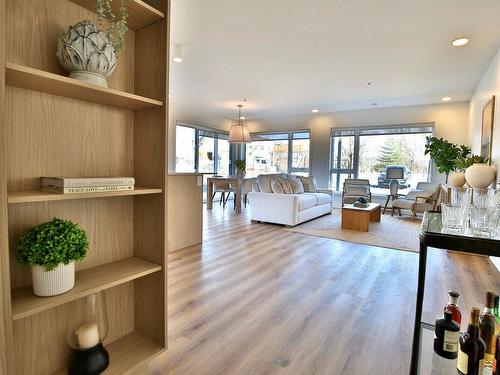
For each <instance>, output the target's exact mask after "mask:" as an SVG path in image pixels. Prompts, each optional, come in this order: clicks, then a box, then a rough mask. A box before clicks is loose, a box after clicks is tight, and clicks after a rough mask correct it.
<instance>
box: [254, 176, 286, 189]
mask: <svg viewBox="0 0 500 375" xmlns="http://www.w3.org/2000/svg"><path fill="white" fill-rule="evenodd" d="M280 176H281V177H285V174H284V173H272V174H260V175H258V176H257V184H258V185H259V190H260V191H261V192H262V193H272V192H273V189H272V188H271V180H272V179H273V178H277V177H280Z"/></svg>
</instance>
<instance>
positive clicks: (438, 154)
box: [425, 137, 471, 182]
mask: <svg viewBox="0 0 500 375" xmlns="http://www.w3.org/2000/svg"><path fill="white" fill-rule="evenodd" d="M426 140H427V143H426V145H425V154H426V155H427V154H429V156H430V157H431V159H432V160H433V161H434V164H435V165H436V168H437V169H438V171H439V172H440V173H444V174H445V175H446V182H448V175H449V174H450V172H452V171H454V170H455V169H457V162H458V160H459V159H460V158H466V157H467V156H468V155H469V154H470V151H471V150H470V148H469V147H467V146H465V145H460V146H458V145H456V144H454V143H451V142H448V141H447V140H446V139H443V138H436V137H427V138H426Z"/></svg>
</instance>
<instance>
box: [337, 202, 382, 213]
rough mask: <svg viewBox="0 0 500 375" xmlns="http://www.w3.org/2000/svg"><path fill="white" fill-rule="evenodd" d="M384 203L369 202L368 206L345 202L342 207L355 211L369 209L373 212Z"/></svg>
mask: <svg viewBox="0 0 500 375" xmlns="http://www.w3.org/2000/svg"><path fill="white" fill-rule="evenodd" d="M381 207H382V205H381V204H380V203H368V207H355V206H354V205H352V204H344V207H342V209H343V210H354V211H368V212H371V211H373V210H376V209H377V208H381Z"/></svg>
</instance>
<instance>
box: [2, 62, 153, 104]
mask: <svg viewBox="0 0 500 375" xmlns="http://www.w3.org/2000/svg"><path fill="white" fill-rule="evenodd" d="M5 81H6V83H7V85H10V86H15V87H20V88H22V89H28V90H35V91H40V92H45V93H47V94H52V95H59V96H64V97H66V98H72V99H78V100H83V101H86V102H90V103H97V104H104V105H109V106H113V107H118V108H124V109H132V110H140V109H147V108H154V107H161V106H162V105H163V102H161V101H159V100H155V99H150V98H145V97H143V96H139V95H134V94H130V93H128V92H123V91H119V90H114V89H110V88H108V87H102V86H97V85H93V84H90V83H86V82H82V81H78V80H76V79H73V78H69V77H64V76H61V75H58V74H54V73H49V72H44V71H42V70H39V69H34V68H30V67H28V66H21V65H16V64H11V63H9V62H7V63H6V64H5Z"/></svg>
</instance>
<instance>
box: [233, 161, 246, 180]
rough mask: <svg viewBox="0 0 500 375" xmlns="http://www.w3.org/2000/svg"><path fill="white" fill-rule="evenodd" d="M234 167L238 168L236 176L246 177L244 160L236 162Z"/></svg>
mask: <svg viewBox="0 0 500 375" xmlns="http://www.w3.org/2000/svg"><path fill="white" fill-rule="evenodd" d="M234 166H235V167H236V176H238V177H245V168H246V164H245V162H244V161H243V160H236V161H235V162H234Z"/></svg>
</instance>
